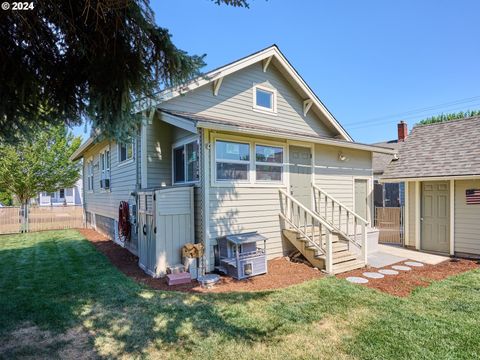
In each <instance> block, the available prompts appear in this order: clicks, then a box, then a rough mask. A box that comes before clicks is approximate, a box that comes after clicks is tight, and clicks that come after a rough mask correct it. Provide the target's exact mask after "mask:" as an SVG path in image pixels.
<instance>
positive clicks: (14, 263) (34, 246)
mask: <svg viewBox="0 0 480 360" xmlns="http://www.w3.org/2000/svg"><path fill="white" fill-rule="evenodd" d="M193 356H194V357H195V358H196V359H211V358H219V359H220V358H221V359H226V358H232V359H249V360H251V359H265V358H268V359H275V358H282V359H285V358H302V359H305V358H336V359H338V358H366V359H388V358H392V359H414V358H418V359H426V358H430V359H447V358H448V359H459V358H464V359H472V358H479V357H480V272H479V271H473V272H469V273H465V274H462V275H460V276H456V277H452V278H449V279H447V280H444V281H440V282H436V283H434V284H433V285H432V286H430V287H429V288H425V289H424V288H421V289H418V290H417V291H415V292H414V294H413V295H412V296H411V297H409V298H395V297H392V296H389V295H386V294H382V293H379V292H376V291H373V290H371V289H367V288H364V287H360V286H356V285H351V284H349V283H347V282H346V281H344V280H339V279H336V278H324V279H320V280H314V281H310V282H307V283H304V284H302V285H298V286H294V287H291V288H288V289H283V290H278V291H273V292H258V293H236V294H210V295H191V294H182V293H175V292H162V291H154V290H150V289H148V288H145V287H143V286H141V285H138V284H137V283H135V282H133V281H132V280H130V279H128V278H127V277H125V276H124V275H123V274H122V273H120V272H119V271H117V270H116V269H115V268H113V267H112V266H111V265H110V263H109V262H108V260H107V259H106V258H105V257H104V256H103V255H102V254H100V253H98V252H97V251H96V250H95V248H94V247H93V246H91V245H90V243H89V242H88V241H86V240H84V239H83V238H82V236H81V235H79V234H78V233H77V232H76V231H54V232H43V233H33V234H28V235H15V236H1V237H0V358H2V357H3V358H15V357H34V358H42V357H43V358H52V357H62V358H66V357H69V358H81V357H84V358H91V357H106V358H132V357H139V358H162V359H168V358H187V357H193Z"/></svg>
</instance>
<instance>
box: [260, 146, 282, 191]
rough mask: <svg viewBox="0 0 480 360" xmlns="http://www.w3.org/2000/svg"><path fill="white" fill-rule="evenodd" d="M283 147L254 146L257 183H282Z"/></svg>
mask: <svg viewBox="0 0 480 360" xmlns="http://www.w3.org/2000/svg"><path fill="white" fill-rule="evenodd" d="M282 176H283V147H277V146H267V145H259V144H256V145H255V177H256V180H257V181H258V182H282V181H283V178H282Z"/></svg>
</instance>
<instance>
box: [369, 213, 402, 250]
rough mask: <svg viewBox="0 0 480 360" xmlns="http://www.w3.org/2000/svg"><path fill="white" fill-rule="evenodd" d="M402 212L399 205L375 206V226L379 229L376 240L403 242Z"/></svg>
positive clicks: (386, 242) (394, 242) (393, 242)
mask: <svg viewBox="0 0 480 360" xmlns="http://www.w3.org/2000/svg"><path fill="white" fill-rule="evenodd" d="M402 220H403V213H402V208H400V207H377V208H375V227H376V228H377V229H378V230H379V232H380V233H379V238H378V242H381V243H384V244H399V245H401V244H403V225H402V223H403V221H402Z"/></svg>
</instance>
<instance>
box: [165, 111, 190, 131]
mask: <svg viewBox="0 0 480 360" xmlns="http://www.w3.org/2000/svg"><path fill="white" fill-rule="evenodd" d="M160 119H161V120H162V121H164V122H166V123H168V124H170V125H173V126H176V127H178V128H181V129H183V130H186V131H189V132H191V133H194V134H197V133H198V131H197V127H196V126H195V123H194V122H193V121H191V120H188V119H184V118H181V117H179V116H174V115H171V114H167V113H164V112H162V111H160Z"/></svg>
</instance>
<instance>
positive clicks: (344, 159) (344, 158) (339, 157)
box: [338, 152, 348, 161]
mask: <svg viewBox="0 0 480 360" xmlns="http://www.w3.org/2000/svg"><path fill="white" fill-rule="evenodd" d="M338 160H340V161H347V160H348V158H347V157H346V156H345V155H343V153H341V152H339V153H338Z"/></svg>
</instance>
